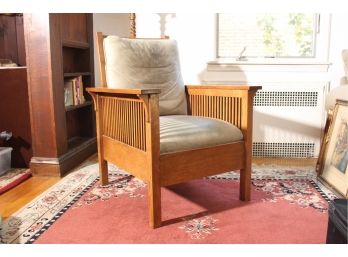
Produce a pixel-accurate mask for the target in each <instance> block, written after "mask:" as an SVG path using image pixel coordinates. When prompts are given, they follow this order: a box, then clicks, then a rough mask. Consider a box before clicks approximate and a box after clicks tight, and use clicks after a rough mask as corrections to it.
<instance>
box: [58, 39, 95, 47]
mask: <svg viewBox="0 0 348 257" xmlns="http://www.w3.org/2000/svg"><path fill="white" fill-rule="evenodd" d="M62 45H63V46H64V47H73V48H79V49H88V48H89V44H88V43H86V42H79V41H73V40H63V42H62Z"/></svg>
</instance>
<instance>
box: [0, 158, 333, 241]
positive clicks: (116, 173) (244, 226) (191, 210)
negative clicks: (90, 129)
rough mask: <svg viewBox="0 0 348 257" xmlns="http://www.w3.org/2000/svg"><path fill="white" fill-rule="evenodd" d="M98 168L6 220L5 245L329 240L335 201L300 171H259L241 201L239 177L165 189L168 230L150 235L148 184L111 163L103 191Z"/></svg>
mask: <svg viewBox="0 0 348 257" xmlns="http://www.w3.org/2000/svg"><path fill="white" fill-rule="evenodd" d="M97 167H98V166H97V164H96V163H95V162H87V163H85V164H84V166H83V167H79V169H77V170H76V171H74V172H72V173H71V174H69V175H68V176H66V177H65V178H63V179H62V180H61V181H60V182H59V183H57V184H56V185H55V186H53V187H52V188H50V189H49V190H48V191H46V192H45V193H43V194H42V195H40V196H38V197H37V198H36V199H34V200H33V201H32V202H31V203H30V204H28V205H27V206H25V207H23V208H22V209H21V210H19V211H18V212H16V213H14V214H13V215H12V216H11V217H9V218H8V219H6V220H4V221H3V223H2V225H1V227H0V241H1V242H2V243H29V244H30V243H47V244H51V243H55V244H56V243H67V244H78V243H82V244H83V243H115V244H116V243H158V244H163V243H175V244H177V243H182V244H197V243H198V244H201V243H205V244H216V243H222V244H224V243H228V244H241V243H247V244H256V243H258V244H263V243H273V244H275V243H296V244H304V243H306V244H308V243H310V244H322V243H325V239H326V230H327V223H328V213H327V208H328V201H330V199H332V197H334V196H333V195H329V196H328V194H327V193H326V192H325V193H324V192H323V191H322V190H321V188H322V186H321V185H320V184H318V181H316V180H312V179H306V178H304V177H300V178H295V179H291V177H294V176H295V175H296V172H298V173H300V174H301V175H303V174H304V173H303V170H302V171H296V172H295V171H294V172H295V173H294V172H289V169H284V170H280V169H278V172H277V175H276V177H277V178H276V179H271V178H270V176H269V174H268V173H267V172H266V170H269V169H268V168H267V169H266V167H254V168H253V182H252V200H251V201H250V202H241V201H239V199H238V194H239V180H238V174H236V173H228V174H225V175H220V176H216V177H211V178H206V179H201V180H195V181H191V182H189V183H183V184H179V185H175V186H171V187H167V188H163V189H162V212H163V220H164V222H163V227H161V228H158V229H155V230H153V229H150V228H149V226H148V209H147V194H146V192H147V190H146V184H144V183H143V182H141V181H140V180H137V179H135V178H133V177H131V176H129V175H127V174H125V173H124V172H122V171H120V170H118V169H117V168H116V167H114V166H111V167H110V166H109V172H110V178H111V181H112V182H111V183H110V184H109V185H108V186H105V187H102V186H100V183H99V180H98V168H97ZM273 168H274V169H275V168H276V167H273ZM262 174H264V175H262ZM265 174H266V175H265ZM310 174H311V172H308V177H311V175H310ZM318 185H319V187H318Z"/></svg>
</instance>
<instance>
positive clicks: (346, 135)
mask: <svg viewBox="0 0 348 257" xmlns="http://www.w3.org/2000/svg"><path fill="white" fill-rule="evenodd" d="M322 147H323V148H324V151H323V156H322V160H321V162H322V164H321V168H320V174H319V176H320V178H322V179H323V180H324V181H326V182H327V183H328V184H329V185H331V186H332V187H333V188H334V189H335V190H336V191H337V192H339V193H340V194H342V195H343V196H345V197H346V198H348V101H343V100H337V102H336V105H335V109H334V111H333V115H332V118H331V122H330V125H329V128H328V131H327V133H326V135H325V136H324V141H323V144H322Z"/></svg>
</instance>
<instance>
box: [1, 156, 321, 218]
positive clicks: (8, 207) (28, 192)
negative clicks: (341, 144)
mask: <svg viewBox="0 0 348 257" xmlns="http://www.w3.org/2000/svg"><path fill="white" fill-rule="evenodd" d="M91 158H96V156H94V157H91ZM316 161H317V159H315V158H313V159H284V158H253V163H255V164H258V165H260V164H276V165H281V166H282V165H284V166H311V165H313V166H315V164H316ZM60 179H61V178H59V177H31V178H29V179H27V180H26V181H24V182H23V183H21V184H20V185H18V186H16V187H15V188H13V189H12V190H10V191H8V192H6V193H4V194H2V195H0V216H1V217H2V218H3V219H4V218H7V217H9V216H10V215H11V214H13V213H14V212H16V211H17V210H19V209H20V208H21V207H23V206H24V205H26V204H28V203H29V202H30V201H32V200H33V199H34V198H35V197H37V196H38V195H40V194H41V193H43V192H44V191H46V190H47V189H48V188H50V187H51V186H53V185H54V184H55V183H57V182H58V181H59V180H60Z"/></svg>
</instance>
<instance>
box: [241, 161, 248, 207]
mask: <svg viewBox="0 0 348 257" xmlns="http://www.w3.org/2000/svg"><path fill="white" fill-rule="evenodd" d="M250 193H251V164H250V165H247V167H245V168H244V169H241V170H240V192H239V199H240V200H241V201H250Z"/></svg>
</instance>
